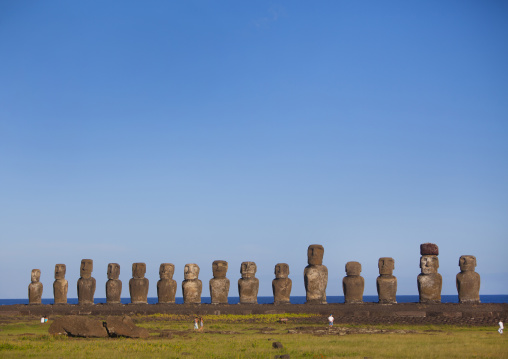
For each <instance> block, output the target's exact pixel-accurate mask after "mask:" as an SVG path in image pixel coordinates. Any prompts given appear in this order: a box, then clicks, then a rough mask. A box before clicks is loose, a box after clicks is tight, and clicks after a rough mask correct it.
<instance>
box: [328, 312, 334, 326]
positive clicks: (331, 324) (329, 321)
mask: <svg viewBox="0 0 508 359" xmlns="http://www.w3.org/2000/svg"><path fill="white" fill-rule="evenodd" d="M333 320H334V318H333V315H331V314H330V316H329V317H328V325H329V326H330V327H333Z"/></svg>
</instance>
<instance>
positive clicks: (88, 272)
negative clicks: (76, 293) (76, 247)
mask: <svg viewBox="0 0 508 359" xmlns="http://www.w3.org/2000/svg"><path fill="white" fill-rule="evenodd" d="M92 271H93V260H91V259H82V260H81V267H80V268H79V275H80V276H81V278H91V277H92Z"/></svg>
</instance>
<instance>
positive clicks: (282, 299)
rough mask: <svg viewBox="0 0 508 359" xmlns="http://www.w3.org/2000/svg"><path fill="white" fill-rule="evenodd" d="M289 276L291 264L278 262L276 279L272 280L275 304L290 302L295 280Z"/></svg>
mask: <svg viewBox="0 0 508 359" xmlns="http://www.w3.org/2000/svg"><path fill="white" fill-rule="evenodd" d="M288 276H289V265H288V264H286V263H277V264H276V265H275V279H274V280H272V290H273V304H289V297H290V295H291V288H292V286H293V282H292V281H291V279H289V278H288Z"/></svg>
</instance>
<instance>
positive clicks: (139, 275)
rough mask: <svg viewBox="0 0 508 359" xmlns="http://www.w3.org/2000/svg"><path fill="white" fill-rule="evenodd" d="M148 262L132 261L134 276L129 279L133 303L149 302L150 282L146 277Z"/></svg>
mask: <svg viewBox="0 0 508 359" xmlns="http://www.w3.org/2000/svg"><path fill="white" fill-rule="evenodd" d="M145 273H146V264H145V263H132V278H131V279H130V280H129V292H130V294H131V303H132V304H147V303H148V284H149V281H148V279H147V278H145Z"/></svg>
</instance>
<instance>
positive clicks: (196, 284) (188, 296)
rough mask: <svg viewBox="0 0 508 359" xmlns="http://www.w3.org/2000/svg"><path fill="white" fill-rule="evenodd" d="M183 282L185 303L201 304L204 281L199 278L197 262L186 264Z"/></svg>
mask: <svg viewBox="0 0 508 359" xmlns="http://www.w3.org/2000/svg"><path fill="white" fill-rule="evenodd" d="M183 275H184V281H183V282H182V291H183V302H184V303H185V304H200V303H201V291H202V289H203V283H201V280H199V279H198V276H199V266H198V265H197V264H195V263H189V264H186V265H185V269H184V272H183Z"/></svg>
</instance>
